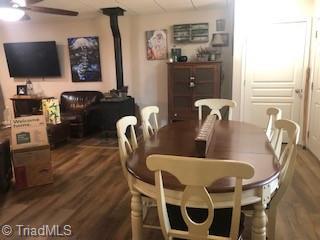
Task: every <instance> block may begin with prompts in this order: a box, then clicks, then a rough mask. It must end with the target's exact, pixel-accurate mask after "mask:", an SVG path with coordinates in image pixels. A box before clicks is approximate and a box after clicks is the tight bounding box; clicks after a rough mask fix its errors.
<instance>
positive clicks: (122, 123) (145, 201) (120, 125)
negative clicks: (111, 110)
mask: <svg viewBox="0 0 320 240" xmlns="http://www.w3.org/2000/svg"><path fill="white" fill-rule="evenodd" d="M136 124H137V118H136V117H135V116H125V117H122V118H121V119H119V120H118V121H117V124H116V126H117V135H118V144H119V151H120V162H121V168H122V172H123V175H124V176H125V178H126V180H127V182H128V185H129V189H130V190H131V189H132V186H131V184H130V182H129V181H128V170H127V167H126V161H127V158H128V156H129V154H130V153H132V152H133V151H134V150H135V149H136V148H137V147H138V142H137V137H136V133H135V129H134V126H135V125H136ZM128 128H130V141H129V139H128V138H127V136H126V132H127V129H128ZM155 206H156V203H155V201H154V200H153V199H152V198H149V197H147V196H142V216H143V221H144V220H145V219H146V217H147V215H148V210H149V209H150V208H152V207H155ZM143 227H145V228H152V229H160V227H159V226H156V225H150V224H146V223H143Z"/></svg>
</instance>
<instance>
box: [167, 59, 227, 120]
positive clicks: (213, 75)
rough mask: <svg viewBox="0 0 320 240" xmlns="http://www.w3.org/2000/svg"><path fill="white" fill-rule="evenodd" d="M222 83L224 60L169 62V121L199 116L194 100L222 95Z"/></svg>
mask: <svg viewBox="0 0 320 240" xmlns="http://www.w3.org/2000/svg"><path fill="white" fill-rule="evenodd" d="M220 86H221V62H185V63H181V62H176V63H168V120H169V122H172V121H176V120H187V119H197V117H198V114H197V109H196V108H195V107H194V102H195V101H196V100H198V99H202V98H220ZM204 110H205V109H204Z"/></svg>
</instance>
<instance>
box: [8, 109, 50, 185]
mask: <svg viewBox="0 0 320 240" xmlns="http://www.w3.org/2000/svg"><path fill="white" fill-rule="evenodd" d="M11 139H12V140H11V141H12V142H11V143H12V144H11V150H12V159H13V166H14V173H15V179H16V187H17V188H19V189H23V188H27V187H32V186H37V185H43V184H48V183H52V182H53V169H52V163H51V153H50V146H49V142H48V136H47V130H46V119H45V117H44V116H43V115H33V116H28V117H20V118H16V119H13V120H12V125H11Z"/></svg>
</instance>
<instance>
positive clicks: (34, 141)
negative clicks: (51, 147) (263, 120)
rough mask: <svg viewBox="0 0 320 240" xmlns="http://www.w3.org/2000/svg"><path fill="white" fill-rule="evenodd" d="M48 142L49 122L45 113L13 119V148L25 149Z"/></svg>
mask: <svg viewBox="0 0 320 240" xmlns="http://www.w3.org/2000/svg"><path fill="white" fill-rule="evenodd" d="M48 144H49V142H48V135H47V124H46V120H45V117H44V116H43V115H33V116H28V117H20V118H14V119H13V120H12V124H11V147H12V149H15V150H16V149H25V148H30V147H37V146H44V145H48Z"/></svg>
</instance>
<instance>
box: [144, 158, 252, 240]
mask: <svg viewBox="0 0 320 240" xmlns="http://www.w3.org/2000/svg"><path fill="white" fill-rule="evenodd" d="M147 167H148V168H149V169H150V170H151V171H154V172H155V184H156V191H157V205H158V215H159V219H160V225H161V229H162V233H163V235H164V238H165V239H172V238H174V237H175V238H183V239H195V240H196V239H197V240H199V239H220V240H226V239H232V240H236V239H238V231H239V224H240V208H241V193H242V179H243V178H244V179H249V178H251V177H252V176H253V175H254V168H253V167H252V166H251V165H249V164H247V163H244V162H239V161H231V160H230V161H224V160H217V161H214V160H210V161H208V159H201V158H191V157H178V156H169V155H151V156H149V157H148V158H147ZM162 171H165V172H169V173H170V174H172V175H174V176H175V177H176V178H177V179H178V180H179V181H180V183H181V184H182V185H185V186H186V187H185V189H184V192H183V195H182V201H181V208H180V210H181V214H182V217H183V220H184V222H185V223H186V225H187V226H188V231H182V230H176V229H172V228H171V225H170V222H169V218H168V212H167V206H166V199H165V194H164V187H163V180H162ZM227 176H228V177H229V176H232V177H235V179H236V186H235V194H234V207H233V211H232V221H231V229H230V237H228V238H224V237H220V238H219V237H215V236H213V235H209V228H210V226H211V224H212V222H213V217H214V203H213V200H214V199H212V198H211V197H210V195H209V193H208V191H207V189H206V187H208V186H210V185H211V184H212V183H213V182H215V181H217V180H219V179H221V178H224V177H227ZM195 195H196V196H198V197H199V200H200V199H201V201H203V203H204V204H206V205H207V207H208V217H207V219H206V220H205V221H204V222H202V223H195V222H193V221H192V219H191V218H190V216H189V215H188V212H187V210H186V207H187V202H188V200H189V199H190V198H191V197H192V196H193V197H194V196H195Z"/></svg>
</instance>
